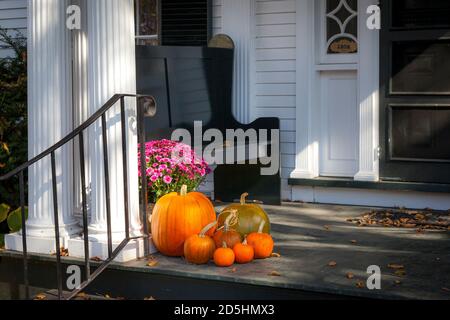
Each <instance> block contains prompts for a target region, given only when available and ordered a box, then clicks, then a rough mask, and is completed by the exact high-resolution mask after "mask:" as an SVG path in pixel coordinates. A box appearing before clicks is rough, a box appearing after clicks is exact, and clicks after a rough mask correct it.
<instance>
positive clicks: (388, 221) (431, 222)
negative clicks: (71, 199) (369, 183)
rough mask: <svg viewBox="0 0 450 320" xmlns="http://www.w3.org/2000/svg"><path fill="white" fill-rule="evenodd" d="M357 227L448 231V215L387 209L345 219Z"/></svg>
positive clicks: (428, 211) (425, 211)
mask: <svg viewBox="0 0 450 320" xmlns="http://www.w3.org/2000/svg"><path fill="white" fill-rule="evenodd" d="M347 221H348V222H352V223H356V224H357V225H358V226H361V227H365V226H384V227H386V228H405V229H414V228H416V232H417V233H419V234H420V233H423V232H425V230H441V231H448V230H450V213H449V212H448V211H447V212H443V211H434V210H431V209H425V210H423V211H421V210H408V209H404V208H400V209H388V210H384V209H382V210H372V211H370V212H367V213H365V214H363V215H362V216H360V217H357V218H350V219H347Z"/></svg>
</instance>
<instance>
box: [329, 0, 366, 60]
mask: <svg viewBox="0 0 450 320" xmlns="http://www.w3.org/2000/svg"><path fill="white" fill-rule="evenodd" d="M326 14H327V22H326V23H327V53H328V54H339V53H347V54H348V53H356V52H358V3H357V0H327V6H326Z"/></svg>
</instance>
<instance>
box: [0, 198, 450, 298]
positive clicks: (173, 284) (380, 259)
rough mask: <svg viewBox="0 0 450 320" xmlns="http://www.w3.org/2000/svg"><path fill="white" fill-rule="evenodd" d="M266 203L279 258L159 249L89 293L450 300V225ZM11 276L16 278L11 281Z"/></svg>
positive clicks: (117, 266)
mask: <svg viewBox="0 0 450 320" xmlns="http://www.w3.org/2000/svg"><path fill="white" fill-rule="evenodd" d="M216 209H220V206H218V207H217V208H216ZM265 209H266V210H267V212H268V214H269V216H270V219H271V221H272V226H273V237H274V239H275V243H276V246H275V252H277V253H279V254H280V255H281V256H280V257H279V258H277V257H274V258H271V259H267V260H260V261H256V262H255V263H252V264H248V265H235V266H233V267H231V268H217V267H215V266H214V265H213V264H212V263H210V264H208V265H205V266H195V265H190V264H188V263H187V262H185V261H184V260H183V259H182V258H169V257H164V256H162V255H160V254H156V255H154V259H155V260H153V261H156V262H157V263H156V264H155V265H153V264H152V265H153V266H147V264H148V261H147V260H136V261H131V262H127V263H113V264H112V265H111V266H110V268H109V269H108V270H107V271H105V273H104V274H102V275H101V276H100V277H99V278H98V279H97V280H95V281H94V282H93V283H92V284H91V285H90V286H89V287H88V289H87V293H90V294H94V295H96V294H102V295H106V294H108V295H109V296H111V297H124V298H126V299H144V298H146V297H154V298H155V299H187V300H191V299H205V300H208V299H217V298H219V299H299V298H306V299H308V298H309V299H314V298H323V299H326V298H330V299H342V298H369V299H450V291H449V287H450V267H449V266H450V256H449V255H448V252H449V250H450V242H449V233H448V232H445V231H444V232H439V231H426V232H421V233H418V232H417V231H416V229H397V228H385V227H358V226H357V225H355V224H352V223H351V222H348V221H347V219H349V218H356V217H358V216H361V215H362V214H363V213H365V212H368V211H370V210H371V208H364V207H350V206H331V205H312V204H301V203H284V204H283V205H282V206H266V207H265ZM21 258H22V255H21V254H19V253H14V252H10V251H3V252H0V259H1V260H3V263H1V264H0V267H1V269H2V270H1V272H0V277H1V279H0V286H1V288H2V290H0V291H1V292H3V294H4V295H6V296H4V297H0V298H10V297H13V298H18V297H20V295H21V292H22V290H23V288H22V286H20V284H21V283H22V270H21V264H22V261H21ZM62 259H63V263H64V264H65V265H72V264H77V265H80V266H82V265H83V263H84V260H82V259H76V258H72V257H70V252H69V257H63V258H62ZM333 261H334V262H336V265H335V266H334V267H333V266H330V262H333ZM30 263H31V264H32V265H33V267H32V270H33V273H32V275H31V278H30V281H31V286H32V287H39V288H38V289H36V290H34V293H38V292H42V291H43V290H48V289H54V287H55V283H56V281H55V280H56V279H54V278H55V276H54V275H55V272H54V271H53V270H54V268H55V260H54V257H52V256H49V255H32V256H31V261H30ZM92 264H93V266H95V264H96V263H95V262H92ZM331 265H334V264H333V263H332V264H331ZM371 265H376V266H379V267H380V269H381V289H380V290H369V289H367V287H366V280H367V278H368V277H369V274H367V272H366V270H367V268H368V267H369V266H371ZM388 265H391V268H389V267H388ZM392 265H400V266H403V267H404V268H403V269H402V270H403V271H402V272H397V271H398V269H396V268H392ZM397 267H398V266H397ZM49 269H51V270H52V272H49ZM351 275H353V277H351ZM65 276H67V275H65ZM12 278H13V279H16V281H15V282H14V283H9V284H8V282H10V279H12ZM349 278H351V279H349ZM125 284H126V285H125Z"/></svg>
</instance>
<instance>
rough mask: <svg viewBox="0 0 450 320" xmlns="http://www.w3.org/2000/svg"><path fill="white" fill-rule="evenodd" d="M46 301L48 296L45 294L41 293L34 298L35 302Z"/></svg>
mask: <svg viewBox="0 0 450 320" xmlns="http://www.w3.org/2000/svg"><path fill="white" fill-rule="evenodd" d="M45 299H47V296H46V295H45V294H43V293H40V294H38V295H36V296H35V297H34V300H45Z"/></svg>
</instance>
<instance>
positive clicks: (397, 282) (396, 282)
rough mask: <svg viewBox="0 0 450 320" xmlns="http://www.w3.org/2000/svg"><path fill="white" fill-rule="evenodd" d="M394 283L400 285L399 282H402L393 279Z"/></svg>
mask: <svg viewBox="0 0 450 320" xmlns="http://www.w3.org/2000/svg"><path fill="white" fill-rule="evenodd" d="M394 284H395V285H400V284H402V282H401V281H400V280H395V281H394Z"/></svg>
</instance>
